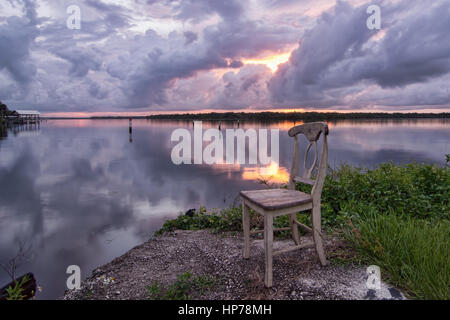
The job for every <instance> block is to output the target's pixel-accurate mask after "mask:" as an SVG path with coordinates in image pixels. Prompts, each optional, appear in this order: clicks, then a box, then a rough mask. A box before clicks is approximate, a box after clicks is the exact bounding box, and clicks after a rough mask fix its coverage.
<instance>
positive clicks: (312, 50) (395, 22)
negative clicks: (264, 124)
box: [270, 0, 450, 106]
mask: <svg viewBox="0 0 450 320" xmlns="http://www.w3.org/2000/svg"><path fill="white" fill-rule="evenodd" d="M378 4H379V5H380V7H381V12H382V23H383V28H385V30H384V31H385V32H386V34H385V35H384V37H382V38H381V39H379V40H378V41H376V40H374V39H373V36H374V34H375V32H376V31H375V30H369V29H368V28H367V27H366V19H367V18H368V14H367V13H366V8H367V5H363V6H360V7H356V8H355V7H352V6H350V5H348V4H346V3H345V2H343V1H338V2H337V5H336V7H335V8H334V12H326V13H324V14H322V15H321V17H320V18H319V20H318V21H317V24H316V26H315V27H314V28H312V29H311V30H309V31H308V32H306V34H305V36H304V38H303V39H302V41H301V42H300V44H299V47H298V48H297V49H296V50H295V51H294V52H293V53H292V56H291V59H290V61H289V62H288V63H287V64H285V65H284V66H283V67H282V68H280V70H279V71H278V72H277V74H276V75H275V76H274V78H273V79H272V80H271V82H270V91H271V94H272V97H273V100H274V101H276V102H278V103H283V102H287V103H295V104H299V105H302V104H316V105H317V104H319V105H323V106H333V105H344V104H348V103H349V101H351V100H352V97H353V96H355V95H359V98H358V99H357V100H356V101H353V102H355V103H361V102H362V101H364V95H365V94H366V93H365V92H364V89H366V88H367V86H368V85H371V84H375V85H378V88H377V89H376V90H377V92H378V94H379V95H380V96H379V97H378V99H375V100H377V102H379V103H380V104H383V100H385V99H383V97H382V96H383V92H384V95H385V96H388V98H389V96H391V94H392V91H390V92H389V93H390V94H388V95H387V94H386V93H387V91H383V90H379V88H381V89H387V90H389V89H390V88H395V89H398V91H397V92H398V94H399V95H400V96H401V94H402V90H406V91H408V88H406V87H407V86H408V85H411V84H418V83H420V84H426V83H427V82H429V81H432V80H435V79H440V80H445V79H442V78H440V77H442V76H444V75H446V74H448V73H449V72H450V41H449V36H448V30H450V20H449V19H448V16H449V13H450V11H449V10H450V2H449V1H447V0H443V1H435V2H433V5H429V4H428V3H425V2H423V1H403V2H400V3H397V4H388V3H386V2H384V3H381V2H379V3H378ZM361 85H364V87H361ZM408 92H409V91H408ZM369 94H370V93H369ZM361 95H362V96H361ZM429 98H430V99H426V101H423V99H422V101H420V100H418V101H416V103H417V104H422V105H426V104H438V103H439V104H440V103H442V102H443V103H447V104H448V103H449V102H450V97H448V96H447V99H446V100H445V101H442V98H441V94H436V95H435V99H433V98H432V97H431V96H430V97H429ZM372 101H374V100H372ZM364 102H365V103H367V102H368V101H364ZM385 102H388V101H385ZM390 103H392V102H388V104H390ZM410 103H412V104H413V105H414V101H410ZM369 104H370V102H369Z"/></svg>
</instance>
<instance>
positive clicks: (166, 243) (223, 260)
mask: <svg viewBox="0 0 450 320" xmlns="http://www.w3.org/2000/svg"><path fill="white" fill-rule="evenodd" d="M302 241H311V239H309V238H308V237H302ZM292 244H293V242H292V240H277V241H275V243H274V249H280V248H284V247H286V246H289V245H292ZM242 246H243V237H242V234H237V235H232V234H212V233H211V232H210V231H209V230H201V231H175V232H171V233H166V234H164V235H162V236H158V237H155V238H153V239H150V240H149V241H147V242H146V243H144V244H142V245H140V246H137V247H135V248H133V249H131V250H130V251H128V252H127V253H125V254H124V255H123V256H121V257H119V258H116V259H114V260H113V261H112V262H110V263H108V264H106V265H104V266H101V267H99V268H97V269H96V270H94V271H93V273H92V275H91V276H90V277H89V278H87V279H86V280H84V281H83V282H82V285H81V289H80V290H73V291H67V292H66V293H65V295H64V297H63V299H68V300H71V299H75V300H79V299H82V300H85V299H107V300H122V299H133V300H138V299H148V295H147V289H146V288H147V286H150V285H152V284H153V283H154V282H155V281H158V282H159V283H160V284H162V285H164V286H167V285H170V284H172V283H174V282H175V281H176V278H177V275H179V274H182V273H184V272H187V271H189V272H191V273H192V274H194V275H198V276H202V275H209V276H213V277H214V279H215V280H216V281H215V283H216V284H215V285H214V287H213V288H212V289H210V290H208V291H206V292H202V293H200V292H190V296H191V297H192V298H193V299H208V300H209V299H232V300H235V299H282V300H311V299H314V300H323V299H326V300H335V299H339V300H340V299H358V300H359V299H405V298H404V296H403V294H402V293H400V291H399V290H397V289H395V288H392V287H390V286H388V285H387V284H385V283H382V284H381V289H379V290H368V289H367V287H366V280H367V275H366V268H365V267H362V266H353V265H336V264H330V265H328V266H326V267H322V266H321V265H320V263H319V260H318V258H317V256H316V254H315V251H314V249H312V248H310V249H302V250H296V251H291V252H289V253H285V254H283V255H280V256H277V257H274V265H273V281H274V285H273V287H272V288H270V289H267V288H265V287H264V249H263V241H262V239H257V238H256V239H253V241H252V246H251V254H250V259H248V260H244V259H243V258H242ZM339 246H340V245H339V241H337V240H336V239H326V240H325V250H326V252H328V253H331V252H336V251H337V250H339ZM111 279H113V281H110V280H111Z"/></svg>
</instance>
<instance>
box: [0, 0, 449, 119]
mask: <svg viewBox="0 0 450 320" xmlns="http://www.w3.org/2000/svg"><path fill="white" fill-rule="evenodd" d="M373 4H376V5H378V6H379V7H380V9H381V29H380V30H377V29H369V28H368V27H367V23H366V21H367V19H368V18H369V17H370V16H371V14H370V13H367V8H368V6H369V5H373ZM72 5H76V6H78V8H79V9H80V17H81V20H80V29H73V28H69V27H68V22H69V26H70V25H74V24H73V22H74V21H75V20H73V17H74V16H73V13H74V11H71V10H69V11H68V8H71V7H70V6H72ZM449 30H450V0H433V1H427V0H391V1H382V0H380V1H365V0H352V1H335V0H279V1H276V0H248V1H245V0H226V1H224V0H102V1H99V0H84V1H76V0H71V1H66V0H35V1H33V0H1V2H0V100H2V101H3V102H5V103H6V104H8V105H9V106H10V107H11V108H13V109H20V108H32V109H38V110H40V111H41V112H44V113H50V114H52V113H67V114H71V113H72V114H81V113H102V112H146V113H149V112H162V111H164V112H174V111H192V110H195V111H200V110H274V109H280V110H285V109H304V110H357V111H372V110H385V111H414V110H419V111H450V32H449Z"/></svg>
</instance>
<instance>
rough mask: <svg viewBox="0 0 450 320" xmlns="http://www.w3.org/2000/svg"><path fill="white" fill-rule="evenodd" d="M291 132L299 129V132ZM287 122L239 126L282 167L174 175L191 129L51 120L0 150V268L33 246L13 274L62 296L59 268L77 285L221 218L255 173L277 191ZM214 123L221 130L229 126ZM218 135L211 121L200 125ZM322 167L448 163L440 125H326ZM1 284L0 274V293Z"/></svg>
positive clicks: (287, 157)
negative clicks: (174, 153)
mask: <svg viewBox="0 0 450 320" xmlns="http://www.w3.org/2000/svg"><path fill="white" fill-rule="evenodd" d="M297 124H299V123H297ZM293 125H294V123H293V122H272V123H258V122H244V123H241V124H240V125H239V126H240V127H241V128H244V129H246V128H256V129H261V128H267V129H275V128H278V129H280V132H279V136H280V138H279V145H280V153H279V164H278V163H272V164H270V165H268V166H266V167H260V166H254V165H214V166H211V165H180V166H177V165H175V164H173V163H172V161H171V150H172V148H173V147H174V145H176V143H174V142H171V140H170V137H171V134H172V132H173V130H175V129H177V128H186V129H188V130H191V131H192V122H183V121H180V122H177V121H175V122H174V121H171V122H168V121H155V120H151V121H147V120H134V121H133V134H132V136H130V135H129V133H128V120H48V121H43V122H42V123H41V125H40V128H34V129H35V130H16V132H12V131H9V132H8V135H7V137H3V138H2V139H1V140H0V263H5V262H7V260H8V259H9V258H11V257H13V256H14V255H15V254H16V252H17V250H18V243H19V242H20V241H22V242H26V243H28V244H31V245H32V250H31V252H30V254H29V257H28V260H27V261H25V262H23V263H22V264H21V266H20V267H19V269H18V271H17V275H22V274H23V273H26V272H30V271H31V272H33V273H34V274H35V277H36V279H37V281H38V284H39V285H41V286H42V287H43V291H42V292H41V293H39V294H38V295H37V298H38V299H49V298H51V299H53V298H58V297H60V296H62V294H63V292H64V290H65V283H66V278H67V276H68V275H66V273H65V272H66V268H67V266H69V265H78V266H80V267H81V270H82V276H83V277H86V276H88V275H89V274H90V272H91V271H92V270H93V269H94V268H95V267H97V266H98V265H101V264H105V263H107V262H109V261H111V260H112V259H113V258H115V257H117V256H119V255H121V254H123V253H125V252H126V251H127V250H129V249H131V248H132V247H134V246H136V245H138V244H140V243H142V242H143V241H145V240H147V239H148V237H149V236H150V235H151V234H152V233H153V232H154V231H155V230H157V229H159V228H160V227H161V225H162V223H163V222H164V220H165V219H169V218H174V217H176V216H177V215H178V214H179V213H180V212H185V211H186V210H187V209H190V208H198V207H199V206H201V205H204V206H206V207H207V208H222V207H226V206H229V205H232V204H233V202H234V201H237V195H238V192H239V191H240V190H243V189H254V188H263V186H262V185H261V184H260V183H258V178H259V177H260V176H261V174H268V175H270V176H272V182H276V183H279V182H282V181H284V180H285V179H286V178H287V176H288V170H287V169H286V168H290V162H291V160H292V153H293V150H292V139H291V138H289V137H288V135H287V130H288V129H289V128H290V127H292V126H293ZM237 126H238V124H237V123H222V125H221V129H222V130H224V129H226V128H237ZM203 127H204V128H205V129H206V128H217V127H218V123H203ZM329 127H330V135H329V140H328V141H329V164H330V165H331V166H334V167H335V166H337V165H339V164H340V163H342V162H347V163H352V164H355V165H359V166H364V167H374V166H376V165H377V164H379V163H382V162H387V161H393V162H395V163H408V162H412V161H419V162H422V161H427V162H432V163H436V164H439V165H443V164H444V163H445V154H450V143H449V141H450V121H449V120H438V119H436V120H405V121H341V122H330V123H329ZM7 282H9V280H8V276H7V275H6V273H4V272H2V271H1V270H0V287H2V286H3V285H4V284H6V283H7Z"/></svg>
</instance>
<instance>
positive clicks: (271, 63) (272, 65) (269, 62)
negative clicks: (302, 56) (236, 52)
mask: <svg viewBox="0 0 450 320" xmlns="http://www.w3.org/2000/svg"><path fill="white" fill-rule="evenodd" d="M290 57H291V52H288V53H282V54H274V55H270V56H267V57H265V58H262V59H249V60H242V62H243V63H244V64H264V65H266V66H267V67H268V68H269V69H270V70H272V72H276V71H277V70H278V66H279V65H280V64H282V63H285V62H287V61H289V58H290Z"/></svg>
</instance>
